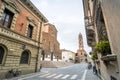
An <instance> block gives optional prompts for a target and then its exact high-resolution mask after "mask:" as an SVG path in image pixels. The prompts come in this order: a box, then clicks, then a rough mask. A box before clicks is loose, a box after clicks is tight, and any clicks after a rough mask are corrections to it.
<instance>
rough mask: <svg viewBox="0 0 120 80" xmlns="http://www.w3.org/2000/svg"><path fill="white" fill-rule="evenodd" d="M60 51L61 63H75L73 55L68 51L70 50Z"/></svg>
mask: <svg viewBox="0 0 120 80" xmlns="http://www.w3.org/2000/svg"><path fill="white" fill-rule="evenodd" d="M61 51H62V61H65V62H74V61H75V53H74V52H72V51H70V50H66V49H61Z"/></svg>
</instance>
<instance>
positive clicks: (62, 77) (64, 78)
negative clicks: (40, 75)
mask: <svg viewBox="0 0 120 80" xmlns="http://www.w3.org/2000/svg"><path fill="white" fill-rule="evenodd" d="M69 76H70V75H65V76H64V77H62V78H61V79H66V78H67V77H69Z"/></svg>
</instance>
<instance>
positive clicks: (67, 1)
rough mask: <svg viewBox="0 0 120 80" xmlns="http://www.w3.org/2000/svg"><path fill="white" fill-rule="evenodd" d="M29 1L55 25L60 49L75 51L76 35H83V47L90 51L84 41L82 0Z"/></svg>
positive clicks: (76, 45) (76, 44)
mask: <svg viewBox="0 0 120 80" xmlns="http://www.w3.org/2000/svg"><path fill="white" fill-rule="evenodd" d="M31 2H32V3H33V4H34V5H35V6H36V7H37V8H38V9H39V10H40V12H41V13H42V14H43V15H44V16H45V17H46V18H47V19H48V21H49V23H52V24H54V25H55V27H56V29H57V30H58V34H57V39H58V41H59V43H60V48H61V49H67V50H70V51H73V52H77V49H79V45H78V35H79V33H81V34H82V36H83V42H84V49H85V50H86V52H87V53H89V52H90V51H91V48H90V47H88V45H87V41H86V33H85V27H84V13H83V5H82V0H31Z"/></svg>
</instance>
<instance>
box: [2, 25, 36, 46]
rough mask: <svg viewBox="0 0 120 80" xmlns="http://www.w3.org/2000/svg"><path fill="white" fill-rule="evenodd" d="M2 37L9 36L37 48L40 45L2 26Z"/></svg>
mask: <svg viewBox="0 0 120 80" xmlns="http://www.w3.org/2000/svg"><path fill="white" fill-rule="evenodd" d="M0 35H3V36H7V37H9V38H13V39H16V40H19V41H22V42H26V43H29V44H32V45H36V46H37V45H38V43H37V41H35V40H33V39H30V38H27V37H25V36H23V35H20V34H18V33H16V32H14V31H12V30H10V29H7V28H5V27H1V26H0Z"/></svg>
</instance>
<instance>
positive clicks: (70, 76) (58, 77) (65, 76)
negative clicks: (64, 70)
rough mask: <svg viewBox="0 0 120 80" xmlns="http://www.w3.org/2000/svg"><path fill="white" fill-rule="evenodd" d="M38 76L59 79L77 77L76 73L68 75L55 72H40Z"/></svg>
mask: <svg viewBox="0 0 120 80" xmlns="http://www.w3.org/2000/svg"><path fill="white" fill-rule="evenodd" d="M38 77H39V78H47V79H50V78H51V79H61V80H66V79H69V80H75V79H77V78H78V75H76V74H73V75H69V74H58V73H57V74H55V73H45V74H40V75H39V76H38Z"/></svg>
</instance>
